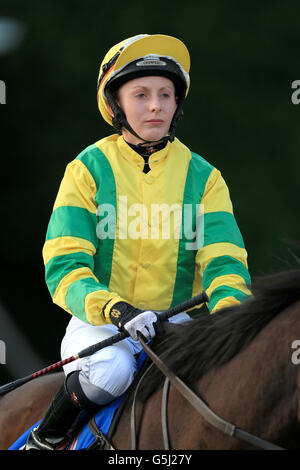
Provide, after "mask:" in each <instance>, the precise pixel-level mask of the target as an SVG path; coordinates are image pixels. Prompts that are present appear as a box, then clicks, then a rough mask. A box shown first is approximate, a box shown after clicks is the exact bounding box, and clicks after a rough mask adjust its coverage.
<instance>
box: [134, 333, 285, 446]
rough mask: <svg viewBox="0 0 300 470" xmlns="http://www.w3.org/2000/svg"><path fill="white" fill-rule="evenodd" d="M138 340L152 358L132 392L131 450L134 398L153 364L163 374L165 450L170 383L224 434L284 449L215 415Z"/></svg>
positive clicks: (142, 341)
mask: <svg viewBox="0 0 300 470" xmlns="http://www.w3.org/2000/svg"><path fill="white" fill-rule="evenodd" d="M139 340H140V342H141V345H142V346H143V348H144V350H145V352H146V353H147V355H148V356H149V357H150V359H151V360H152V364H151V365H150V367H149V368H148V369H146V371H145V372H144V374H143V375H142V377H141V379H140V381H139V383H138V385H137V387H136V389H135V393H134V399H133V404H132V411H131V442H132V450H136V449H137V433H136V412H135V409H136V398H137V394H138V389H139V385H140V384H141V382H142V381H143V379H144V377H145V376H146V374H147V373H148V372H149V370H150V369H151V367H152V366H153V365H154V364H155V365H156V366H157V367H158V368H159V369H160V370H161V372H162V373H163V374H164V375H165V377H166V378H165V383H164V388H163V393H162V431H163V440H164V448H165V450H171V448H170V439H169V430H168V413H167V407H168V394H169V388H170V384H172V385H173V386H174V387H175V388H176V389H177V390H178V391H179V392H180V393H181V394H182V395H183V396H184V398H185V399H186V400H187V401H188V402H189V403H190V405H191V406H193V407H194V408H195V410H196V411H197V412H198V413H199V414H200V415H201V416H202V417H203V418H204V419H206V421H208V422H209V423H210V424H211V425H212V426H214V427H215V428H217V429H219V430H220V431H222V432H223V433H224V434H226V435H228V436H231V437H236V438H237V439H240V440H243V441H245V442H248V443H249V444H251V445H253V446H255V447H259V448H261V449H265V450H285V449H284V448H283V447H279V446H277V445H275V444H273V443H271V442H268V441H266V440H264V439H261V438H260V437H257V436H255V435H253V434H250V433H248V432H246V431H243V430H242V429H240V428H238V427H237V426H235V425H234V424H231V423H229V422H228V421H225V420H224V419H222V418H221V417H220V416H218V415H216V414H215V413H214V412H213V411H212V410H211V409H210V408H209V407H208V406H207V405H206V404H205V403H204V401H203V400H202V399H201V398H200V397H199V396H198V395H196V394H195V393H194V392H193V391H192V390H191V389H190V388H189V387H187V385H186V384H185V383H184V382H183V381H182V380H181V379H180V378H179V377H177V375H175V374H174V373H173V372H172V371H171V370H170V369H169V368H168V367H167V366H166V364H165V363H164V362H163V361H162V360H161V359H160V358H159V357H158V356H157V355H156V354H155V353H154V352H153V351H152V350H151V349H150V348H149V346H148V345H147V344H146V343H145V342H144V340H143V338H142V336H141V335H139Z"/></svg>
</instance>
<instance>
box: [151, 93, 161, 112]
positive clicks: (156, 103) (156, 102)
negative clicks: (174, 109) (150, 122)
mask: <svg viewBox="0 0 300 470" xmlns="http://www.w3.org/2000/svg"><path fill="white" fill-rule="evenodd" d="M149 104H150V110H151V111H152V112H157V111H160V110H161V103H160V99H159V96H152V97H151V100H150V103H149Z"/></svg>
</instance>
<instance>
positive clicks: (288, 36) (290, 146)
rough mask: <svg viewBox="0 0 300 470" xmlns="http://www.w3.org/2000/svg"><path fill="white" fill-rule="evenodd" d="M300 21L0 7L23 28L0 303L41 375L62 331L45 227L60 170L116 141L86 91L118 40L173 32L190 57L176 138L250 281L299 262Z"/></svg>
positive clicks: (290, 14)
mask: <svg viewBox="0 0 300 470" xmlns="http://www.w3.org/2000/svg"><path fill="white" fill-rule="evenodd" d="M299 13H300V7H299V2H297V1H288V2H281V1H280V2H279V1H272V2H271V1H269V2H268V1H260V2H253V1H252V2H248V1H246V2H234V1H220V2H213V1H210V2H200V1H197V2H196V1H193V2H189V1H186V2H182V0H173V1H161V2H157V3H156V2H138V1H125V2H124V1H122V2H121V1H114V2H109V1H103V0H102V1H101V2H98V1H89V0H86V1H84V2H83V1H77V0H72V1H71V0H69V1H67V0H59V1H56V0H55V1H54V0H51V1H50V0H43V1H32V0H26V2H21V1H16V0H7V1H5V0H2V1H1V5H0V16H2V17H13V18H16V19H19V20H21V21H22V22H23V23H24V25H25V27H26V34H25V37H24V40H23V42H22V43H21V44H20V45H19V47H17V48H16V49H15V50H13V51H12V52H10V53H9V54H5V55H2V56H0V79H1V80H4V81H5V83H6V88H7V97H6V104H5V105H2V106H1V107H0V125H1V127H0V139H1V145H0V151H1V169H0V171H1V184H0V191H1V205H0V220H1V230H0V266H1V274H2V276H1V282H0V301H1V303H2V305H3V308H4V309H5V310H6V312H8V314H9V316H10V318H12V319H13V320H14V321H15V323H16V325H17V327H18V328H19V330H20V331H21V332H22V335H23V336H24V337H25V338H27V340H28V342H29V343H30V345H31V347H32V348H33V349H34V350H35V351H36V354H37V355H38V356H39V358H40V360H41V363H42V364H43V366H46V365H48V364H51V363H53V362H56V361H57V360H59V358H60V341H61V338H62V336H63V334H64V329H65V326H66V325H67V322H68V321H69V315H68V314H67V313H66V312H64V311H63V310H62V309H60V308H59V307H57V306H55V305H54V304H52V301H51V298H50V295H49V293H48V291H47V288H46V285H45V281H44V266H43V261H42V256H41V252H42V247H43V243H44V238H45V234H46V229H47V224H48V220H49V217H50V214H51V211H52V206H53V203H54V200H55V196H56V193H57V190H58V186H59V183H60V181H61V178H62V176H63V173H64V169H65V166H66V164H67V163H68V162H69V161H70V160H72V159H73V158H75V157H76V156H77V155H78V153H79V152H80V151H81V150H82V149H83V148H85V147H86V146H88V145H89V144H91V143H93V142H95V141H96V140H98V139H100V138H102V137H105V136H106V135H109V134H110V133H112V129H111V128H110V127H109V126H108V125H107V124H106V123H105V122H104V121H103V120H102V118H101V116H100V114H99V112H98V108H97V103H96V81H97V75H98V69H99V66H100V63H101V61H102V58H103V56H104V54H105V53H106V52H107V50H108V49H109V48H110V47H111V46H112V45H114V44H115V43H117V42H119V41H121V40H123V39H125V38H127V37H130V36H134V35H136V34H140V33H148V34H153V33H162V34H170V35H174V36H176V37H178V38H180V39H182V40H183V41H184V42H185V44H186V45H187V47H188V48H189V50H190V53H191V58H192V68H191V89H190V93H189V97H188V100H187V102H186V105H185V108H184V110H185V116H184V119H183V120H182V121H181V122H180V125H179V127H178V132H177V136H178V137H179V138H180V140H182V141H183V142H184V143H185V144H186V145H187V146H188V147H189V148H190V149H191V150H193V151H195V152H197V153H199V154H200V155H202V156H203V157H204V158H206V159H207V160H208V161H209V162H210V163H212V164H213V165H214V166H216V167H217V168H218V169H220V170H221V172H222V174H223V176H224V178H225V180H226V182H227V184H228V186H229V189H230V192H231V198H232V201H233V204H234V211H235V215H236V218H237V221H238V224H239V227H240V229H241V231H242V234H243V236H244V240H245V244H246V248H247V250H248V254H249V270H250V273H251V275H252V278H256V277H257V276H261V275H264V274H267V273H271V272H274V271H278V270H281V269H287V268H288V267H290V266H295V265H296V264H297V256H298V255H297V252H298V254H299V249H297V247H295V246H294V244H293V243H292V244H287V243H286V240H299V239H300V235H299V232H300V230H299V229H300V220H299V207H298V205H299V170H300V161H299V148H300V132H299V121H300V119H299V118H300V105H295V104H293V103H292V100H291V96H292V93H293V90H292V88H291V85H292V82H293V81H294V80H297V79H300V70H299V53H300V34H299V30H300V20H299V17H300V15H299ZM1 338H2V339H3V337H2V335H1V324H0V339H1ZM12 350H14V351H15V352H17V354H18V357H19V361H20V363H22V360H23V357H22V352H23V351H22V348H21V347H20V345H19V343H18V342H17V341H16V344H14V343H12V344H11V343H10V344H7V364H6V366H5V365H0V374H1V375H0V379H1V382H0V384H1V383H4V382H5V381H6V380H8V379H10V378H11V377H12V378H15V377H13V374H12V372H11V370H10V367H9V360H10V354H11V351H12ZM25 366H26V367H25ZM33 366H34V365H33V364H24V370H25V369H26V370H28V369H29V371H32V372H33V371H34V370H32V367H33ZM29 371H28V372H27V373H29Z"/></svg>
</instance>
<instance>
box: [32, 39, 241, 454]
mask: <svg viewBox="0 0 300 470" xmlns="http://www.w3.org/2000/svg"><path fill="white" fill-rule="evenodd" d="M189 69H190V57H189V53H188V50H187V48H186V46H185V45H184V44H183V43H182V42H181V41H179V40H178V39H176V38H173V37H170V36H164V35H139V36H135V37H133V38H130V39H127V40H125V41H123V42H121V43H119V44H117V45H116V46H114V47H113V48H112V49H110V50H109V52H108V53H107V55H106V56H105V58H104V60H103V62H102V64H101V68H100V73H99V79H98V95H97V98H98V106H99V110H100V112H101V114H102V117H103V118H104V119H105V120H106V121H107V122H108V124H110V125H113V126H114V128H115V129H116V131H117V133H115V134H113V135H110V136H109V137H105V138H103V139H101V140H99V141H98V142H96V143H95V144H93V145H90V146H89V147H87V148H86V149H85V150H83V152H81V153H80V154H79V156H78V157H77V158H76V159H75V160H73V161H72V162H71V163H69V164H68V165H67V168H66V172H65V175H64V177H63V180H62V182H61V185H60V189H59V192H58V195H57V199H56V201H55V204H54V208H53V213H52V216H51V219H50V222H49V227H48V232H47V238H46V243H45V246H44V250H43V256H44V262H45V266H46V282H47V285H48V288H49V291H50V293H51V296H52V298H53V301H54V302H55V303H56V304H58V305H60V306H61V307H62V308H63V309H64V310H66V311H67V312H69V313H70V314H72V318H71V320H70V323H69V325H68V327H67V330H66V335H65V337H64V338H63V341H62V351H61V352H62V358H66V357H69V356H72V355H73V354H75V353H77V352H78V351H80V350H81V349H84V348H85V347H87V346H89V345H91V344H94V343H96V342H99V341H101V340H102V339H105V338H107V337H109V336H112V335H114V334H116V333H117V332H118V330H119V329H125V330H126V331H127V332H128V334H129V337H128V338H127V339H125V340H123V341H121V342H120V343H117V344H115V345H114V346H110V347H108V348H106V349H103V350H101V351H98V352H97V353H95V354H94V355H92V356H90V357H88V358H84V359H81V360H78V361H76V362H74V363H71V364H69V365H67V366H65V375H66V380H65V383H64V386H63V387H62V388H61V390H60V391H59V392H58V394H57V396H56V397H55V398H54V400H53V402H52V404H51V406H50V408H49V410H48V411H47V413H46V415H45V417H44V419H43V420H42V422H41V424H40V425H39V426H38V428H37V429H35V430H34V431H32V432H31V434H30V436H29V439H28V442H27V444H26V446H25V448H26V449H53V448H55V447H56V446H57V445H58V444H60V443H61V442H62V441H64V440H65V439H66V438H67V435H68V431H69V430H70V428H71V427H72V425H73V424H74V422H75V421H76V419H77V418H78V416H79V414H80V413H81V411H82V410H93V409H95V408H97V407H98V408H99V406H101V405H104V404H107V403H109V402H110V401H112V400H113V399H114V398H116V397H118V396H120V395H121V394H122V393H124V391H126V389H127V388H128V386H129V385H130V384H131V382H132V380H133V377H134V375H135V373H136V370H137V365H136V358H135V357H136V354H137V353H138V352H139V351H140V350H141V346H140V343H139V341H138V338H137V331H139V332H141V333H142V334H143V336H144V337H145V338H146V339H147V340H149V339H151V338H153V337H154V336H155V334H156V326H157V318H158V317H157V312H159V311H162V310H166V309H168V308H170V307H171V306H173V305H175V304H178V303H180V302H182V301H184V300H186V299H188V298H190V297H191V296H192V295H196V294H198V293H200V292H201V291H202V289H205V290H206V292H207V295H208V297H209V302H208V308H209V310H210V312H214V311H215V310H217V309H219V308H223V307H226V306H229V305H231V304H233V303H239V302H240V301H242V300H243V299H244V298H245V297H246V296H248V295H250V291H249V290H248V287H247V285H249V283H250V277H249V273H248V269H247V253H246V250H245V247H244V243H243V239H242V236H241V233H240V231H239V229H238V226H237V224H236V221H235V218H234V215H233V211H232V204H231V201H230V197H229V192H228V189H227V186H226V184H225V182H224V180H223V178H222V176H221V173H220V172H219V171H218V170H217V169H216V168H214V167H213V166H212V165H210V164H209V163H208V162H207V161H206V160H205V159H204V158H202V157H200V156H199V155H198V154H196V153H194V152H192V151H190V150H189V149H188V148H187V147H186V146H185V145H184V144H183V143H181V142H180V141H179V140H178V139H177V138H175V130H176V126H177V122H178V119H179V117H180V115H181V114H182V107H183V103H184V100H185V97H186V95H187V93H188V90H189V85H190V77H189ZM189 319H190V317H189V315H188V314H187V313H185V312H184V313H182V314H180V315H178V316H176V317H174V319H172V320H173V321H177V322H180V321H187V320H189Z"/></svg>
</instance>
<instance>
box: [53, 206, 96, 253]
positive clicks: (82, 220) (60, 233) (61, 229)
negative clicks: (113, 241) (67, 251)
mask: <svg viewBox="0 0 300 470" xmlns="http://www.w3.org/2000/svg"><path fill="white" fill-rule="evenodd" d="M96 225H97V217H96V215H95V214H92V213H91V212H89V211H88V210H87V209H84V208H82V207H74V206H61V207H58V208H57V209H55V211H54V212H53V213H52V215H51V218H50V221H49V225H48V230H47V235H46V240H52V239H53V238H57V237H67V236H70V237H79V238H84V239H85V240H88V241H90V242H91V243H93V245H94V247H95V248H97V244H98V240H97V235H96Z"/></svg>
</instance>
